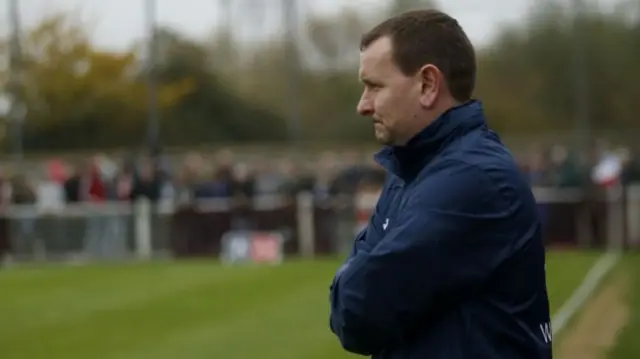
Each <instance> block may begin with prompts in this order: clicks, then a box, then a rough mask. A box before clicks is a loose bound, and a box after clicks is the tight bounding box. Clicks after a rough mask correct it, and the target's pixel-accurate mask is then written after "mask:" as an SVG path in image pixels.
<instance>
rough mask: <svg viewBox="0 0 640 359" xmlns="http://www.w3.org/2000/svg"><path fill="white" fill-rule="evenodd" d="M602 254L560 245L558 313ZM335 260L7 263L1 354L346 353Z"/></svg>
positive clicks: (119, 357) (552, 281)
mask: <svg viewBox="0 0 640 359" xmlns="http://www.w3.org/2000/svg"><path fill="white" fill-rule="evenodd" d="M597 257H598V253H582V252H552V253H549V254H548V256H547V277H548V279H549V295H550V297H551V306H552V311H553V310H556V309H557V308H558V307H559V306H560V305H561V304H562V303H563V301H564V300H566V298H567V297H568V296H569V295H570V294H571V292H572V291H573V289H574V288H575V287H576V286H577V285H578V284H579V283H580V282H581V280H582V278H583V276H584V275H585V274H586V272H587V271H588V269H589V267H590V266H591V265H592V264H593V262H594V261H595V259H596V258H597ZM339 264H340V262H339V261H337V260H317V261H291V262H288V263H286V264H284V265H282V266H278V267H223V266H220V265H218V264H216V263H213V262H204V261H199V262H162V263H160V262H158V263H144V264H121V265H91V266H83V267H69V266H67V267H61V266H47V267H37V268H36V267H34V268H15V269H3V270H0V358H2V359H88V358H91V359H150V358H153V359H179V358H189V359H200V358H202V359H205V358H206V359H211V358H220V359H246V358H273V359H300V358H305V359H341V358H350V357H354V356H351V355H348V354H345V353H344V352H343V350H342V349H341V348H340V346H339V344H338V342H337V340H336V339H335V338H334V337H333V336H332V335H331V333H330V331H329V328H328V309H329V308H328V306H329V304H328V300H329V296H328V289H329V284H330V281H331V278H332V276H333V273H334V272H335V270H336V269H337V268H338V266H339Z"/></svg>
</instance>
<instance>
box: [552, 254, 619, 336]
mask: <svg viewBox="0 0 640 359" xmlns="http://www.w3.org/2000/svg"><path fill="white" fill-rule="evenodd" d="M620 258H621V253H620V252H619V251H607V252H606V253H604V254H603V255H602V256H600V258H599V259H598V260H597V261H596V263H594V265H593V266H592V267H591V269H589V271H588V272H587V274H586V275H585V277H584V279H583V280H582V283H580V285H579V286H578V287H577V288H576V289H575V290H574V291H573V293H572V294H571V296H570V297H569V299H567V301H565V302H564V303H563V304H562V306H561V307H560V308H559V309H558V310H557V311H556V312H555V313H554V314H553V316H552V319H551V329H552V332H553V335H554V336H556V335H559V334H560V333H561V332H562V331H563V330H564V329H565V328H566V326H567V324H568V323H569V322H570V321H571V319H572V318H573V317H574V316H575V315H576V313H578V312H579V311H580V309H581V308H582V306H583V305H584V304H585V302H586V300H587V299H588V298H589V297H590V296H591V294H593V292H594V291H596V290H597V288H598V287H599V285H600V282H601V281H602V280H603V279H604V278H605V277H606V276H607V274H609V273H610V272H611V270H612V269H613V268H614V267H615V266H616V264H618V262H619V261H620Z"/></svg>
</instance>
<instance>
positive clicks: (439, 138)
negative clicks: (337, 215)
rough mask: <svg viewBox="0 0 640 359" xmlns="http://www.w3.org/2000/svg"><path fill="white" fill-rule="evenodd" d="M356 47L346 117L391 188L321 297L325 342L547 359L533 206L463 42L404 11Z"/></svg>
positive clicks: (435, 21) (436, 356)
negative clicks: (361, 132) (369, 133)
mask: <svg viewBox="0 0 640 359" xmlns="http://www.w3.org/2000/svg"><path fill="white" fill-rule="evenodd" d="M360 47H361V57H360V72H359V76H360V79H361V81H362V83H363V84H364V93H363V94H362V97H361V99H360V102H359V104H358V112H359V113H360V114H362V115H364V116H367V117H371V118H372V119H373V126H374V130H375V136H376V138H377V139H378V141H379V142H381V143H382V144H383V145H385V147H384V148H383V149H382V151H381V152H379V153H378V154H377V155H376V159H377V160H378V162H379V163H380V164H381V165H382V166H384V167H385V168H386V169H387V171H388V172H389V176H388V179H387V182H386V184H385V187H384V189H383V192H382V194H381V197H380V199H379V201H378V204H377V206H376V208H375V210H374V213H373V215H372V217H371V219H370V222H369V224H368V226H367V228H366V229H365V230H363V232H361V234H360V235H358V236H357V238H356V241H355V245H354V249H353V253H352V255H351V256H350V258H349V259H348V260H347V262H346V263H345V264H344V265H343V266H342V267H341V268H340V270H339V271H338V274H337V275H336V277H335V278H334V281H333V283H332V286H331V293H330V300H331V318H330V325H331V329H332V331H333V332H334V333H335V334H336V336H337V337H338V338H339V339H340V342H341V344H342V346H343V347H344V348H345V349H346V350H347V351H350V352H353V353H357V354H362V355H372V356H373V358H380V359H383V358H384V359H387V358H398V359H400V358H402V359H427V358H429V359H440V358H442V359H484V358H487V359H500V358H509V359H523V358H536V359H538V358H545V359H546V358H551V332H550V328H549V326H550V324H549V306H548V299H547V291H546V283H545V264H544V261H545V258H544V257H545V253H544V247H543V243H542V238H541V236H542V235H541V226H540V220H539V218H538V215H537V211H536V203H535V200H534V197H533V195H532V193H531V189H530V188H529V186H528V184H527V181H526V179H525V178H524V177H523V175H521V173H520V172H519V170H518V168H517V166H516V163H515V161H514V160H513V158H512V157H511V155H510V154H509V152H508V151H507V150H506V149H505V147H504V146H503V144H502V143H501V142H500V140H499V138H498V137H497V135H496V134H495V133H493V132H492V131H490V130H489V129H488V128H487V125H486V124H485V118H484V114H483V109H482V106H481V104H480V103H479V102H478V101H475V100H472V92H473V90H474V83H475V75H476V65H475V54H474V50H473V47H472V45H471V44H470V42H469V40H468V38H467V36H466V35H465V33H464V32H463V30H462V29H461V28H460V26H459V25H458V23H457V21H456V20H455V19H453V18H451V17H449V16H448V15H446V14H444V13H442V12H439V11H435V10H427V11H412V12H408V13H404V14H401V15H399V16H397V17H393V18H391V19H389V20H386V21H384V22H383V23H381V24H380V25H378V26H377V27H375V28H374V29H373V30H371V31H370V32H369V33H367V34H365V35H364V36H363V38H362V43H361V46H360Z"/></svg>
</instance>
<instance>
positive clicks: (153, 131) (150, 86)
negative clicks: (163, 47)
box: [145, 0, 160, 150]
mask: <svg viewBox="0 0 640 359" xmlns="http://www.w3.org/2000/svg"><path fill="white" fill-rule="evenodd" d="M145 19H146V24H147V91H148V93H149V104H148V111H149V114H148V119H147V121H148V122H147V141H148V145H149V148H150V149H151V150H155V149H156V148H157V147H158V145H159V143H158V141H159V135H160V125H159V113H158V81H157V77H156V75H157V74H156V56H157V53H156V0H146V1H145Z"/></svg>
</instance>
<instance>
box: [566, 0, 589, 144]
mask: <svg viewBox="0 0 640 359" xmlns="http://www.w3.org/2000/svg"><path fill="white" fill-rule="evenodd" d="M571 5H572V10H573V37H574V46H573V56H572V57H573V61H574V64H573V70H574V73H573V83H574V96H575V97H574V98H575V106H576V107H575V130H576V136H577V143H578V146H579V148H580V149H581V150H582V151H589V147H590V146H591V142H592V141H591V121H590V109H589V77H588V74H589V72H588V64H587V53H586V42H587V34H586V31H587V29H586V28H585V27H584V15H585V12H584V7H585V4H584V1H583V0H571ZM585 153H587V152H585Z"/></svg>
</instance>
